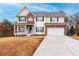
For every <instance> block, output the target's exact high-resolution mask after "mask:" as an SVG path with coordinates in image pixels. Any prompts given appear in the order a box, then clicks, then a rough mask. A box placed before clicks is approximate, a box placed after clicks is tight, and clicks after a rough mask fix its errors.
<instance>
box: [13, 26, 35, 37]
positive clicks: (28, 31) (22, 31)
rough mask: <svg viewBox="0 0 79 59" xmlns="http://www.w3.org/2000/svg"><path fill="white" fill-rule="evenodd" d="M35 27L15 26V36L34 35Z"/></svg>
mask: <svg viewBox="0 0 79 59" xmlns="http://www.w3.org/2000/svg"><path fill="white" fill-rule="evenodd" d="M33 34H34V25H33V24H30V25H29V24H28V25H27V24H18V25H14V35H15V36H17V35H33Z"/></svg>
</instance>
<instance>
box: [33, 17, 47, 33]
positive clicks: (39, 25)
mask: <svg viewBox="0 0 79 59" xmlns="http://www.w3.org/2000/svg"><path fill="white" fill-rule="evenodd" d="M45 20H46V18H45V17H44V21H43V22H36V17H35V18H34V22H35V26H34V33H35V34H45V26H44V24H45ZM36 27H44V32H36Z"/></svg>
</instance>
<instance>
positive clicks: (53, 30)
mask: <svg viewBox="0 0 79 59" xmlns="http://www.w3.org/2000/svg"><path fill="white" fill-rule="evenodd" d="M66 30H67V29H66V26H65V25H46V34H47V35H65V34H66V32H67V31H66Z"/></svg>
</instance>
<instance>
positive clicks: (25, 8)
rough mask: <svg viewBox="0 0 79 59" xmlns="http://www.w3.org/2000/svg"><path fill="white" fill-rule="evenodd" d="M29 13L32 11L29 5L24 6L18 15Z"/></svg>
mask: <svg viewBox="0 0 79 59" xmlns="http://www.w3.org/2000/svg"><path fill="white" fill-rule="evenodd" d="M29 13H30V11H29V9H28V8H27V7H24V8H22V9H21V11H20V12H19V13H18V14H17V15H16V16H27V14H29Z"/></svg>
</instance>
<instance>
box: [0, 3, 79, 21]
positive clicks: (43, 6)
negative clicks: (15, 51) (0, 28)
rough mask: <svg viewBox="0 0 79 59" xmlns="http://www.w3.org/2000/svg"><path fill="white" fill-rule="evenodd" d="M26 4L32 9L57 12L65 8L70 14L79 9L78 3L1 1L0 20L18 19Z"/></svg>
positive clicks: (67, 13)
mask: <svg viewBox="0 0 79 59" xmlns="http://www.w3.org/2000/svg"><path fill="white" fill-rule="evenodd" d="M24 6H26V7H27V8H28V9H29V10H30V11H47V12H56V11H61V10H63V11H64V12H65V13H66V15H68V16H70V15H73V14H75V13H77V12H78V11H79V4H78V3H73V4H72V3H27V4H24V3H22V4H21V3H17V4H15V3H5V4H3V3H2V4H1V3H0V21H2V20H3V19H8V20H9V21H11V22H14V21H15V20H16V14H17V13H18V12H19V11H20V10H21V9H22V8H23V7H24Z"/></svg>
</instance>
